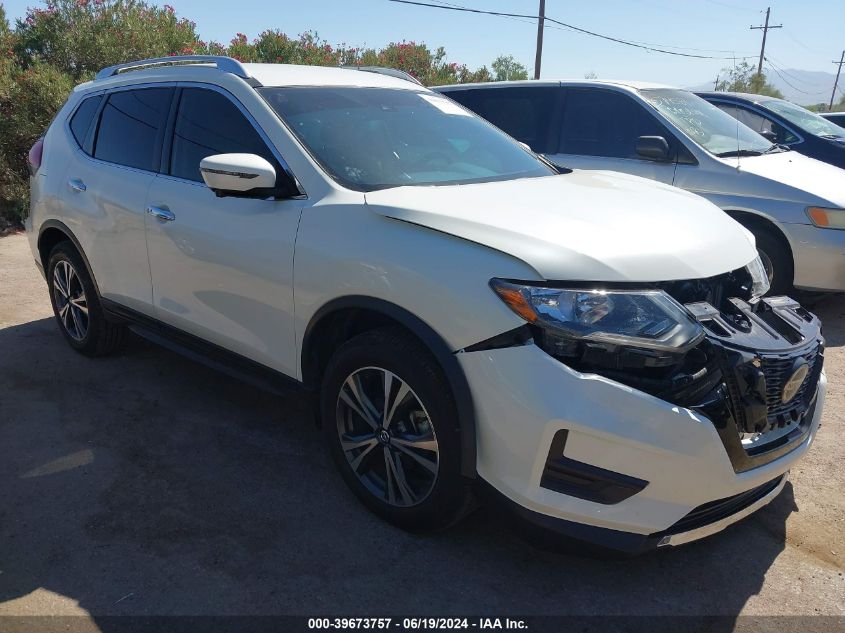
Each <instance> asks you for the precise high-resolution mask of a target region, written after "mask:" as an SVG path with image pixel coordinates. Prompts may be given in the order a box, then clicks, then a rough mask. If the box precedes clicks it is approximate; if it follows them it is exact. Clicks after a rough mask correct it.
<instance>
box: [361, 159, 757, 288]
mask: <svg viewBox="0 0 845 633" xmlns="http://www.w3.org/2000/svg"><path fill="white" fill-rule="evenodd" d="M366 200H367V205H368V206H369V208H370V209H371V210H372V211H374V212H375V213H378V214H381V215H383V216H386V217H389V218H394V219H397V220H402V221H405V222H409V223H412V224H417V225H420V226H424V227H428V228H431V229H434V230H436V231H441V232H443V233H448V234H450V235H454V236H457V237H460V238H463V239H466V240H469V241H472V242H476V243H479V244H483V245H485V246H488V247H490V248H494V249H496V250H499V251H502V252H503V253H506V254H509V255H511V256H514V257H517V258H519V259H520V260H522V261H524V262H525V263H526V264H528V265H529V266H531V267H533V268H534V270H536V271H537V273H538V275H539V276H540V277H541V278H545V279H553V280H569V281H633V282H651V281H669V280H676V279H698V278H705V277H712V276H713V275H717V274H721V273H724V272H727V271H730V270H735V269H737V268H740V267H742V266H745V265H746V264H748V262H750V261H751V260H752V259H753V258H754V257H755V255H756V251H755V248H754V245H753V237H751V236H750V234H749V233H748V232H747V231H746V230H745V229H743V228H742V227H741V226H740V225H739V224H737V223H736V222H735V221H734V220H732V219H731V218H729V217H728V216H727V215H726V214H725V213H723V212H722V211H721V210H720V209H719V208H718V207H716V206H715V205H713V204H712V203H710V202H708V201H706V200H705V199H704V198H701V197H699V196H696V195H694V194H691V193H687V192H685V191H682V190H680V189H676V188H675V187H670V186H668V185H662V184H659V183H655V182H653V181H651V180H646V179H644V178H639V177H637V176H629V175H624V174H619V173H616V172H607V171H581V170H576V171H573V172H572V173H570V174H564V175H559V176H548V177H542V178H524V179H518V180H509V181H503V182H492V183H479V184H465V185H441V186H410V187H396V188H391V189H384V190H380V191H374V192H369V193H367V194H366ZM431 256H432V257H437V253H432V254H431ZM467 265H471V262H467ZM495 274H496V272H495V271H491V276H492V275H495Z"/></svg>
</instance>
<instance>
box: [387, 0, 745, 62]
mask: <svg viewBox="0 0 845 633" xmlns="http://www.w3.org/2000/svg"><path fill="white" fill-rule="evenodd" d="M388 2H396V3H398V4H410V5H415V6H419V7H429V8H434V9H445V10H447V11H463V12H466V13H477V14H481V15H493V16H497V17H510V18H531V19H533V20H539V19H540V16H539V15H529V14H526V13H506V12H503V11H486V10H484V9H473V8H470V7H458V6H451V5H449V6H446V5H443V4H432V3H429V2H419V1H418V0H388ZM544 20H545V21H546V22H552V23H553V24H557V25H559V26H562V27H564V28H567V29H569V30H572V31H576V32H578V33H583V34H584V35H590V36H592V37H598V38H600V39H603V40H607V41H610V42H616V43H617V44H623V45H625V46H632V47H634V48H640V49H643V50H647V51H651V52H653V53H662V54H664V55H675V56H677V57H692V58H695V59H749V58H750V57H754V56H749V57H717V56H714V55H697V54H693V53H681V52H678V51H669V50H666V49H665V48H657V47H655V46H649V45H646V44H641V43H638V42H632V41H629V40H623V39H620V38H617V37H611V36H610V35H602V34H601V33H596V32H595V31H589V30H587V29H582V28H581V27H579V26H575V25H573V24H567V23H566V22H561V21H560V20H555V19H554V18H550V17H549V16H547V15H546V16H544ZM667 48H668V47H667Z"/></svg>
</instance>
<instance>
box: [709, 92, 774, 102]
mask: <svg viewBox="0 0 845 633" xmlns="http://www.w3.org/2000/svg"><path fill="white" fill-rule="evenodd" d="M695 94H697V95H698V96H699V97H702V98H704V99H706V98H708V97H714V98H718V97H721V98H725V97H726V98H728V99H734V100H736V101H748V102H751V103H763V102H765V101H783V99H778V98H777V97H769V96H767V95H757V94H752V93H749V92H715V91H712V90H710V91H706V92H696V93H695Z"/></svg>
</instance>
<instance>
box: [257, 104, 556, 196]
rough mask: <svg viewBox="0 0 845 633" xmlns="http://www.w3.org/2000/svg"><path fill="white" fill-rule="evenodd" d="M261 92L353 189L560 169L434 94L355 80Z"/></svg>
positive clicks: (324, 163) (546, 172) (480, 179)
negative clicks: (365, 84) (353, 82)
mask: <svg viewBox="0 0 845 633" xmlns="http://www.w3.org/2000/svg"><path fill="white" fill-rule="evenodd" d="M259 92H260V93H261V95H262V96H263V97H264V99H265V100H266V101H267V102H268V103H269V104H270V106H271V107H272V108H273V109H274V110H275V111H276V112H277V113H278V114H279V116H280V117H281V118H282V120H283V121H285V123H287V125H288V126H289V127H290V129H291V130H292V131H293V133H294V134H296V136H297V137H298V138H299V140H300V141H301V142H302V144H303V145H305V147H306V148H307V149H308V151H309V152H311V154H312V155H313V156H314V157H315V158H316V160H317V161H318V162H319V163H320V164H321V165H322V166H323V168H325V169H326V171H328V172H329V173H330V174H331V175H332V176H333V177H334V178H335V179H336V180H337V181H338V182H340V183H341V184H342V185H344V186H346V187H349V188H351V189H356V190H359V191H372V190H375V189H385V188H387V187H399V186H403V185H436V184H461V183H471V182H486V181H493V180H509V179H513V178H525V177H536V176H548V175H551V174H554V173H555V172H554V171H553V170H552V169H551V167H549V166H547V165H546V164H544V163H543V162H542V161H541V160H540V159H539V158H538V157H537V156H535V155H534V154H532V153H531V152H529V151H526V150H525V149H524V148H523V147H522V146H520V145H519V144H518V143H517V142H516V141H514V140H513V139H512V138H510V137H509V136H507V135H506V134H505V133H504V132H501V131H500V130H498V129H496V128H495V127H493V126H492V125H490V124H489V123H487V122H486V121H484V120H483V119H481V118H479V117H477V116H476V115H474V114H472V113H470V112H469V111H468V110H466V109H464V108H463V107H461V106H459V105H457V104H456V103H454V102H453V101H451V100H449V99H447V98H446V97H443V96H440V95H437V94H434V93H429V92H418V91H414V90H396V89H389V88H353V87H317V88H311V87H288V88H261V89H259Z"/></svg>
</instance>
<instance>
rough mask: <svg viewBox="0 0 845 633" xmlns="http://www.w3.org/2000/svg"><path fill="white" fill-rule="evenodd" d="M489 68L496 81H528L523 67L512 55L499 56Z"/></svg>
mask: <svg viewBox="0 0 845 633" xmlns="http://www.w3.org/2000/svg"><path fill="white" fill-rule="evenodd" d="M490 66H491V67H492V68H493V77H494V78H495V80H496V81H517V80H520V79H528V71H527V70H526V69H525V66H523V65H522V64H520V63H519V62H518V61H516V60H515V59H514V58H513V55H499V56H498V57H497V58H496V59H494V60H493V63H492V64H490Z"/></svg>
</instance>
